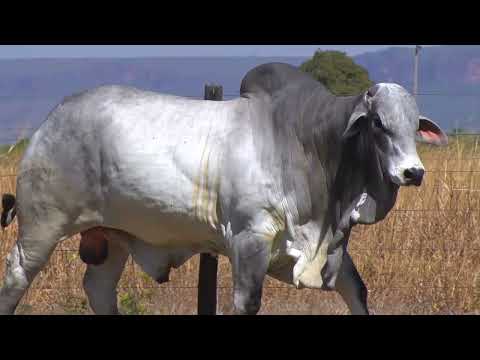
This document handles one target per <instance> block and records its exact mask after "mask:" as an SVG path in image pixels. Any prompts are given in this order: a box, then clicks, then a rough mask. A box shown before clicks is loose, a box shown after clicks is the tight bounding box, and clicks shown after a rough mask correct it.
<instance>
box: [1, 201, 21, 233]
mask: <svg viewBox="0 0 480 360" xmlns="http://www.w3.org/2000/svg"><path fill="white" fill-rule="evenodd" d="M15 215H17V204H16V199H15V196H14V195H12V194H3V196H2V215H1V218H0V225H1V226H2V229H5V228H6V227H7V226H8V225H10V223H11V222H12V221H13V219H14V218H15Z"/></svg>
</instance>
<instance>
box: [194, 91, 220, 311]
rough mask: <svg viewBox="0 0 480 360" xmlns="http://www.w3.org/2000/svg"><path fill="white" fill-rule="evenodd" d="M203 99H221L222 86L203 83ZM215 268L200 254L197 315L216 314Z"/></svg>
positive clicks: (213, 261) (214, 262)
mask: <svg viewBox="0 0 480 360" xmlns="http://www.w3.org/2000/svg"><path fill="white" fill-rule="evenodd" d="M205 100H213V101H222V100H223V88H222V87H221V86H216V85H205ZM217 270H218V258H217V257H215V256H212V255H210V254H200V268H199V275H198V302H197V308H198V310H197V312H198V315H216V313H217Z"/></svg>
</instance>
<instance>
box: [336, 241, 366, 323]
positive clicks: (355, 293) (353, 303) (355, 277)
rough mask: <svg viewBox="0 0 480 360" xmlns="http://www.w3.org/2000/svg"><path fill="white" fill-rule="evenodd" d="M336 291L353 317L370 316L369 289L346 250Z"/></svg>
mask: <svg viewBox="0 0 480 360" xmlns="http://www.w3.org/2000/svg"><path fill="white" fill-rule="evenodd" d="M335 290H336V291H337V292H338V293H339V294H340V296H341V297H342V299H343V301H345V303H346V304H347V306H348V308H349V310H350V312H351V313H352V315H368V314H369V312H368V305H367V295H368V291H367V287H366V286H365V284H364V282H363V280H362V278H361V277H360V274H359V273H358V271H357V268H356V267H355V264H354V263H353V260H352V258H351V257H350V255H349V254H348V252H347V251H346V249H345V251H344V253H343V261H342V265H341V266H340V271H339V273H338V277H337V280H336V284H335Z"/></svg>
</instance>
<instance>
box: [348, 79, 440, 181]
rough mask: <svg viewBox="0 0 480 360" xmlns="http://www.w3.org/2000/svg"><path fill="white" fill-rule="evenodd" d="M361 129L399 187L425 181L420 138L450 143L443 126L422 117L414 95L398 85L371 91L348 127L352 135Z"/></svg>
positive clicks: (425, 140) (383, 169)
mask: <svg viewBox="0 0 480 360" xmlns="http://www.w3.org/2000/svg"><path fill="white" fill-rule="evenodd" d="M359 131H363V132H364V136H366V139H367V143H368V145H369V146H370V147H371V148H372V149H373V150H374V153H375V155H376V157H377V159H378V163H379V166H380V167H381V170H382V172H383V174H384V175H385V176H386V177H387V178H388V179H389V180H390V181H391V182H393V183H394V184H397V185H399V186H405V185H406V186H408V185H416V186H420V185H421V183H422V180H423V175H424V173H425V168H424V166H423V164H422V162H421V160H420V158H419V156H418V154H417V148H416V143H415V142H416V141H421V142H425V143H429V144H434V145H445V144H447V142H448V140H447V136H446V135H445V134H444V132H443V131H442V130H441V129H440V127H439V126H438V125H436V124H435V123H434V122H433V121H431V120H429V119H427V118H425V117H423V116H420V115H419V111H418V107H417V104H416V103H415V100H414V98H413V97H412V96H411V95H410V94H409V93H408V92H407V91H406V90H405V89H404V88H402V87H401V86H399V85H396V84H378V85H375V86H374V87H372V88H371V89H370V90H368V91H367V93H366V94H365V96H364V98H363V104H361V106H359V107H357V109H356V111H355V113H354V114H353V115H352V118H351V119H350V122H349V126H348V129H347V132H349V133H350V134H351V133H352V132H359ZM372 161H373V159H372Z"/></svg>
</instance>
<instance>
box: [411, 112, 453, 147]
mask: <svg viewBox="0 0 480 360" xmlns="http://www.w3.org/2000/svg"><path fill="white" fill-rule="evenodd" d="M416 140H417V141H418V142H422V143H426V144H432V145H437V146H445V145H447V144H448V137H447V135H446V134H445V133H444V132H443V130H442V129H441V128H440V126H438V125H437V124H435V123H434V122H433V121H432V120H430V119H428V118H426V117H425V116H420V121H419V127H418V130H417V136H416Z"/></svg>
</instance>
